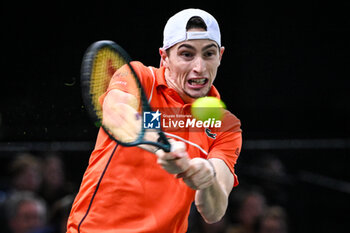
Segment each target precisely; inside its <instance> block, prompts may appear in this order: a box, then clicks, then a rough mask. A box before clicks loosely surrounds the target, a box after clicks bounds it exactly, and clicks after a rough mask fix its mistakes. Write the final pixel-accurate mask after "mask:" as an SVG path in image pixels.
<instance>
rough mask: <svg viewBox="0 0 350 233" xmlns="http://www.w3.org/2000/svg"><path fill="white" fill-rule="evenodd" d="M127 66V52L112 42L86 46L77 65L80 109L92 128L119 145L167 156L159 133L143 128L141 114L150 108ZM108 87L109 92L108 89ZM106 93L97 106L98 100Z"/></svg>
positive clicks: (167, 143)
mask: <svg viewBox="0 0 350 233" xmlns="http://www.w3.org/2000/svg"><path fill="white" fill-rule="evenodd" d="M130 62H131V58H130V56H129V55H128V54H127V52H126V51H125V50H124V49H123V48H122V47H121V46H119V45H117V44H116V43H115V42H113V41H108V40H103V41H97V42H95V43H93V44H92V45H90V47H89V48H88V49H87V50H86V52H85V54H84V57H83V61H82V65H81V88H82V96H83V101H84V105H85V107H86V108H87V110H88V113H89V115H90V117H91V119H92V120H93V122H94V124H95V126H97V127H102V128H103V130H104V131H105V132H106V134H107V135H108V136H109V137H110V138H111V139H112V140H114V141H116V142H117V143H119V144H120V145H123V146H137V145H141V144H147V145H152V146H156V147H158V148H160V149H162V150H164V151H166V152H169V151H170V143H169V142H168V140H167V138H166V136H165V134H164V133H163V132H162V130H161V129H160V128H159V129H152V130H151V131H150V130H149V129H147V131H146V129H145V128H144V126H143V118H144V113H145V112H151V111H152V108H151V106H150V105H149V103H148V100H147V98H146V95H145V92H144V90H143V88H142V85H141V82H140V80H139V78H138V77H137V75H136V72H135V70H134V68H133V67H132V65H131V64H130ZM110 85H112V86H113V88H111V89H108V88H109V86H110ZM107 90H108V91H109V92H108V94H107V95H105V98H104V101H103V103H101V102H100V96H102V95H104V94H105V93H106V91H107ZM148 135H153V136H152V137H148ZM150 138H151V139H150Z"/></svg>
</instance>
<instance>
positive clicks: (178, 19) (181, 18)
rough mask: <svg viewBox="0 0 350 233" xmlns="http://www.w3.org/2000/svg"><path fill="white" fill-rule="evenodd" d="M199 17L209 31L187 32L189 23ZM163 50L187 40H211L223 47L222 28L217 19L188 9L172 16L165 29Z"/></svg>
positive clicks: (203, 12) (197, 10)
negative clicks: (193, 18)
mask: <svg viewBox="0 0 350 233" xmlns="http://www.w3.org/2000/svg"><path fill="white" fill-rule="evenodd" d="M194 16H198V17H200V18H202V19H203V21H204V23H205V24H206V25H207V31H198V32H187V31H186V26H187V23H188V21H189V20H190V19H191V18H192V17H194ZM163 36H164V38H163V49H168V48H170V47H172V46H173V45H175V44H177V43H180V42H182V41H186V40H198V39H209V40H213V41H215V42H216V43H217V44H218V45H219V47H221V35H220V28H219V25H218V22H217V21H216V19H215V18H214V17H213V16H212V15H211V14H209V13H208V12H205V11H203V10H200V9H186V10H182V11H180V12H178V13H177V14H175V15H174V16H172V17H171V18H170V19H169V20H168V22H167V23H166V25H165V27H164V34H163Z"/></svg>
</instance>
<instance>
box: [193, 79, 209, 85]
mask: <svg viewBox="0 0 350 233" xmlns="http://www.w3.org/2000/svg"><path fill="white" fill-rule="evenodd" d="M205 81H206V79H205V78H199V79H191V80H190V83H191V84H193V83H195V84H204V83H205Z"/></svg>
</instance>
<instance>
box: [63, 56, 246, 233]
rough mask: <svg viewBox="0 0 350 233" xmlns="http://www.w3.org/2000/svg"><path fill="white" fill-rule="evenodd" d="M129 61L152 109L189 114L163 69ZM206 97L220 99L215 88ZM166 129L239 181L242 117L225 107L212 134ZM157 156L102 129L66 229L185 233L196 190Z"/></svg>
mask: <svg viewBox="0 0 350 233" xmlns="http://www.w3.org/2000/svg"><path fill="white" fill-rule="evenodd" d="M132 64H133V67H134V69H135V71H136V73H137V74H138V76H139V78H140V80H141V83H142V85H143V87H144V90H145V92H146V95H147V97H148V98H149V100H150V104H151V106H152V108H153V109H154V110H156V109H157V108H165V107H166V108H167V109H177V110H180V111H182V113H184V114H187V113H189V109H190V105H189V104H185V103H184V102H183V101H182V99H181V98H180V96H179V95H178V94H177V93H176V92H175V91H174V90H173V89H171V88H169V87H168V86H167V84H166V82H165V78H164V67H162V68H160V69H156V68H154V67H145V66H143V65H142V64H141V63H139V62H133V63H132ZM122 69H123V68H121V69H120V70H118V71H117V73H118V72H123V70H122ZM119 79H120V75H114V76H113V78H112V80H111V83H110V86H109V90H111V89H113V88H120V83H122V82H120V80H119ZM107 92H108V91H107ZM209 95H211V96H216V97H219V93H218V92H217V90H216V89H215V87H212V88H211V90H210V93H209ZM104 96H105V95H104ZM104 96H102V97H101V98H102V99H101V101H103V98H104ZM169 107H171V108H169ZM164 131H165V133H166V135H167V137H172V138H174V139H176V140H182V141H184V142H185V143H186V144H187V152H188V154H189V156H190V157H191V158H194V157H202V158H206V159H208V158H219V159H222V160H223V161H224V162H225V163H226V164H227V166H228V167H229V169H230V170H231V172H232V174H233V175H234V178H235V181H234V185H235V186H236V185H238V180H237V177H236V175H235V173H234V165H235V163H236V161H237V158H238V155H239V152H240V150H241V144H242V135H241V129H240V121H239V120H238V119H237V118H236V117H235V116H234V115H233V114H231V113H230V112H228V111H227V112H226V113H225V117H224V119H223V125H222V127H221V128H220V129H216V130H215V129H212V131H211V132H210V133H212V134H209V135H211V136H213V135H214V136H215V137H209V136H208V134H207V133H208V132H207V133H206V132H205V130H204V129H203V130H194V131H191V132H189V130H175V129H174V128H168V129H164ZM156 160H157V158H156V156H155V155H154V154H152V153H149V152H147V151H144V150H142V149H140V148H138V147H123V146H120V145H117V144H116V142H114V141H112V140H111V139H110V138H109V137H108V136H107V135H106V134H105V133H104V131H103V130H100V131H99V133H98V137H97V141H96V145H95V148H94V151H93V152H92V154H91V157H90V160H89V165H88V168H87V170H86V172H85V174H84V177H83V180H82V183H81V186H80V190H79V193H78V194H77V196H76V198H75V201H74V203H73V206H72V210H71V213H70V216H69V219H68V230H67V232H71V233H73V232H88V233H101V232H103V233H109V232H113V233H116V232H121V233H128V232H169V233H170V232H186V230H187V225H188V220H187V219H188V215H189V211H190V206H191V203H192V202H193V201H194V196H195V190H192V189H191V188H189V187H188V186H187V185H186V184H185V183H184V182H183V181H182V179H176V178H175V176H174V175H172V174H169V173H167V172H166V171H165V170H163V169H162V168H161V167H160V166H159V165H158V164H157V162H156Z"/></svg>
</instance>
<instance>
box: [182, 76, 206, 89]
mask: <svg viewBox="0 0 350 233" xmlns="http://www.w3.org/2000/svg"><path fill="white" fill-rule="evenodd" d="M187 83H188V84H189V85H190V86H191V87H192V88H200V87H203V86H205V85H206V84H207V83H208V79H207V78H192V79H189V80H188V81H187Z"/></svg>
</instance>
